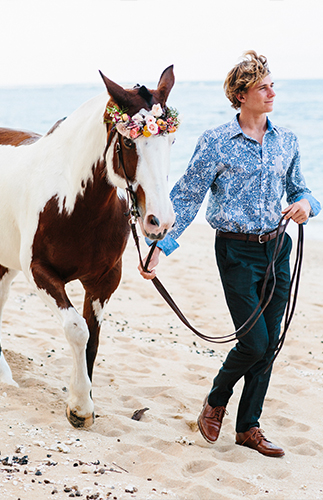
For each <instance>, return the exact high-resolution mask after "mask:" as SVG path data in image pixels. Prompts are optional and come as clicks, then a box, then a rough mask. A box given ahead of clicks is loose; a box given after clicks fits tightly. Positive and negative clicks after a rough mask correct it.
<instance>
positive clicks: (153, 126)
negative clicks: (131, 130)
mask: <svg viewBox="0 0 323 500" xmlns="http://www.w3.org/2000/svg"><path fill="white" fill-rule="evenodd" d="M147 129H148V131H149V132H150V133H151V134H152V135H157V134H158V132H159V128H158V125H157V123H156V122H154V123H153V122H150V123H147Z"/></svg>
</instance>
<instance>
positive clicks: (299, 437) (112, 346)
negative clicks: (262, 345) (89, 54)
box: [0, 224, 323, 500]
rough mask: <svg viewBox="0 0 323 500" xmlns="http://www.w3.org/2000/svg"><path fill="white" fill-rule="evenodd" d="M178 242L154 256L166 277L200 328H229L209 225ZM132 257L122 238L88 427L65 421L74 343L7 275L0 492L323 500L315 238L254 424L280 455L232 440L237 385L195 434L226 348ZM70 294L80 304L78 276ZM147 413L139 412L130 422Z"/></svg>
mask: <svg viewBox="0 0 323 500" xmlns="http://www.w3.org/2000/svg"><path fill="white" fill-rule="evenodd" d="M179 243H180V244H181V248H180V249H178V250H177V251H176V252H175V254H173V255H172V256H170V257H168V258H165V257H163V258H162V259H161V263H160V265H159V268H158V276H159V278H160V280H161V281H162V282H163V284H164V285H165V286H166V287H167V289H168V290H169V291H170V292H171V294H172V296H173V297H174V299H175V300H176V302H178V304H179V306H180V307H181V309H182V310H183V312H184V313H185V314H186V315H187V316H188V318H189V320H190V321H191V323H192V324H193V325H194V326H196V327H197V328H199V329H201V330H202V331H205V332H206V333H208V334H210V335H222V334H224V333H231V331H232V329H233V327H232V323H231V319H230V316H229V313H228V310H227V307H226V304H225V302H224V298H223V292H222V287H221V284H220V280H219V276H218V271H217V268H216V265H215V259H214V251H213V244H214V232H213V231H212V230H211V229H210V227H209V226H207V225H200V224H193V225H192V226H191V227H190V228H189V229H188V230H187V231H186V232H185V233H184V235H183V236H182V237H181V238H180V240H179ZM144 246H145V245H144V244H143V251H144V252H146V249H145V248H144ZM137 261H138V258H137V255H136V250H135V248H134V245H133V242H132V241H131V240H130V241H129V244H128V247H127V250H126V253H125V257H124V271H123V279H122V282H121V285H120V287H119V288H118V290H117V291H116V293H115V294H114V295H113V297H112V298H111V300H110V303H109V305H108V307H107V308H106V311H105V316H104V321H103V325H102V331H101V343H100V348H99V354H98V357H97V360H96V364H95V370H94V380H93V399H94V403H95V412H96V420H95V423H94V425H93V427H92V428H90V429H89V430H77V429H74V428H72V427H71V426H70V424H69V423H68V421H67V420H66V418H65V404H66V399H67V390H68V384H69V376H70V369H71V352H70V348H69V346H68V343H67V341H66V339H65V337H64V334H63V331H62V328H61V326H60V325H59V323H58V322H57V320H56V318H55V317H53V315H52V313H51V311H50V310H49V309H48V308H47V307H45V305H44V304H43V302H42V301H41V300H40V299H39V298H38V297H37V295H36V294H35V293H34V291H33V289H32V288H31V287H30V285H29V284H28V283H27V282H26V280H25V278H24V276H23V275H22V274H20V275H19V276H18V278H17V279H16V280H15V282H14V283H13V285H12V289H11V293H10V298H9V300H8V303H7V305H6V308H5V311H4V315H3V340H2V347H3V349H4V352H5V354H6V358H7V360H8V362H9V364H10V365H11V368H12V372H13V376H14V379H15V380H16V381H17V382H18V384H19V388H16V387H11V386H8V385H2V386H1V387H0V471H1V473H0V498H1V499H3V500H7V499H15V500H17V499H20V500H35V499H36V500H43V499H50V498H54V499H57V500H60V499H67V498H69V497H80V498H83V499H106V498H109V499H118V500H121V499H131V498H137V499H140V500H148V499H165V500H167V499H178V500H184V499H185V500H236V499H240V498H248V499H255V500H265V499H266V500H287V499H290V500H301V499H310V500H314V499H323V479H322V478H323V460H322V453H323V442H321V437H322V424H323V416H322V408H323V365H322V361H323V353H322V351H323V330H322V324H323V302H322V295H323V294H322V283H323V253H322V242H319V241H305V258H304V265H303V271H302V279H301V287H300V292H299V299H298V305H297V309H296V314H295V316H294V320H293V322H292V325H291V328H290V330H289V333H288V337H287V340H286V343H285V346H284V348H283V351H282V352H281V354H280V355H279V357H278V359H277V361H276V363H275V366H274V370H273V375H272V379H271V384H270V388H269V390H268V393H267V397H266V401H265V406H264V411H263V415H262V419H261V427H262V429H263V430H264V432H265V435H266V436H267V437H268V438H269V439H270V440H271V441H273V442H274V443H276V444H278V445H280V446H282V447H283V448H284V450H285V453H286V454H285V456H284V457H283V458H268V457H265V456H262V455H260V454H259V453H257V452H256V451H254V450H250V449H248V448H245V447H241V446H237V445H236V444H235V432H234V425H235V415H236V410H237V404H238V401H239V395H240V392H241V387H242V383H241V382H239V383H238V384H237V386H236V388H235V392H234V395H233V397H232V398H231V400H230V402H229V405H228V407H227V410H228V415H227V416H226V417H225V419H224V422H223V427H222V431H221V435H220V437H219V440H218V441H217V443H216V444H214V445H210V444H208V443H207V442H206V441H204V439H203V438H202V437H201V435H200V433H199V431H198V428H197V424H196V419H197V416H198V414H199V413H200V410H201V407H202V402H203V399H204V397H205V395H206V394H207V393H208V391H209V389H210V387H211V384H212V379H213V377H214V376H215V374H216V373H217V370H218V369H219V368H220V366H221V363H222V361H223V359H224V358H225V355H226V352H227V351H228V350H229V349H230V348H231V347H232V344H221V345H215V344H210V343H206V342H202V341H200V340H199V339H198V338H197V337H196V336H194V335H193V334H192V333H191V332H190V331H189V330H187V329H186V328H185V327H184V326H182V324H181V323H180V321H179V320H178V318H177V317H176V316H175V315H174V313H173V312H172V311H171V310H170V309H169V308H168V306H167V305H166V304H165V303H164V302H163V300H162V299H161V297H160V296H159V295H158V293H157V292H156V290H155V288H154V286H153V285H152V284H151V283H150V282H146V281H144V280H143V279H142V278H141V276H140V275H139V273H138V271H137ZM68 290H69V294H70V297H71V299H72V302H73V303H74V305H75V306H76V307H77V308H78V310H81V305H82V289H81V287H80V285H79V284H78V283H77V282H75V283H71V284H69V286H68ZM143 408H149V409H148V410H147V411H146V412H145V413H144V414H143V416H142V418H141V420H140V421H135V420H132V419H131V416H132V415H133V413H134V412H135V411H136V410H139V409H143ZM6 457H8V459H7V460H6Z"/></svg>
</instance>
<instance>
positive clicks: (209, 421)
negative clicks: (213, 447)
mask: <svg viewBox="0 0 323 500" xmlns="http://www.w3.org/2000/svg"><path fill="white" fill-rule="evenodd" d="M225 413H227V412H226V409H225V406H216V407H215V408H213V407H212V406H210V405H209V403H208V402H207V397H206V398H205V400H204V404H203V408H202V411H201V413H200V415H199V417H198V419H197V424H198V426H199V429H200V432H201V434H202V436H203V437H204V439H205V440H206V441H207V442H208V443H211V444H213V443H215V441H216V440H217V439H218V437H219V434H220V429H221V425H222V420H223V417H224V415H225Z"/></svg>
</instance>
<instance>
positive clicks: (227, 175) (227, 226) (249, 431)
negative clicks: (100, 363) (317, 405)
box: [140, 51, 320, 457]
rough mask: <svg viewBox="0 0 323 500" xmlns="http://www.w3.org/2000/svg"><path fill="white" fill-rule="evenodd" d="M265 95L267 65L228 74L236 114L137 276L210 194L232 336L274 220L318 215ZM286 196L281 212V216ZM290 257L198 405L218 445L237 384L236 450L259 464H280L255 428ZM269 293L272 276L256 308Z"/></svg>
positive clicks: (252, 61)
mask: <svg viewBox="0 0 323 500" xmlns="http://www.w3.org/2000/svg"><path fill="white" fill-rule="evenodd" d="M273 85H274V84H273V81H272V78H271V74H270V71H269V68H268V64H267V59H266V58H265V57H264V56H258V55H257V54H256V53H255V52H254V51H249V52H247V53H246V54H245V55H244V58H243V60H242V61H241V62H240V63H238V64H237V65H236V66H235V67H234V68H233V69H232V70H231V71H230V72H229V74H228V76H227V78H226V80H225V83H224V88H225V93H226V96H227V97H228V99H229V100H230V101H231V103H232V107H234V108H235V109H240V113H238V114H237V115H236V117H235V118H234V119H233V120H232V121H231V122H230V123H227V124H225V125H222V126H220V127H217V128H214V129H211V130H207V131H206V132H204V134H203V135H202V136H201V137H200V139H199V141H198V143H197V146H196V149H195V152H194V154H193V156H192V159H191V161H190V163H189V166H188V168H187V170H186V172H185V174H184V175H183V177H182V178H181V179H180V180H179V181H178V182H177V183H176V185H175V186H174V188H173V190H172V192H171V199H172V202H173V206H174V210H175V213H176V223H175V226H174V227H173V229H172V231H171V232H170V233H169V235H167V236H166V238H165V239H164V240H163V241H162V242H160V243H159V244H158V247H157V248H156V249H155V251H154V254H153V258H152V261H151V263H150V265H149V269H150V270H151V273H150V274H149V273H145V272H144V271H143V270H142V269H140V272H141V274H142V275H143V276H144V277H145V278H146V279H151V278H153V277H154V276H155V269H154V268H155V266H156V265H157V263H158V260H159V253H160V251H161V250H162V251H163V252H164V253H165V254H166V255H169V254H170V253H171V252H172V251H173V250H174V249H175V248H177V246H178V244H177V243H176V241H175V240H176V239H177V238H178V237H179V236H180V234H181V233H182V232H183V231H184V229H185V228H186V227H187V226H188V225H189V224H190V223H191V221H192V220H193V219H194V217H195V215H196V213H197V211H198V210H199V208H200V206H201V203H202V201H203V199H204V197H205V195H206V193H207V191H208V190H209V189H210V196H209V202H208V207H207V213H206V219H207V221H208V222H209V223H210V225H211V226H212V227H213V228H214V229H216V244H215V250H216V258H217V264H218V267H219V271H220V276H221V280H222V285H223V288H224V293H225V297H226V301H227V304H228V307H229V310H230V313H231V316H232V319H233V322H234V325H235V327H236V329H238V328H239V327H240V326H241V325H243V324H244V322H245V321H246V320H247V319H248V317H249V316H250V314H251V313H252V312H253V311H254V310H255V308H256V307H257V305H258V302H259V295H260V290H261V287H262V284H263V280H264V275H265V271H266V268H267V266H268V263H269V262H270V260H271V258H272V255H273V252H274V248H275V243H276V241H275V237H276V234H277V231H276V230H277V227H278V225H279V221H280V218H281V216H282V215H281V214H284V215H285V219H292V220H293V221H294V222H296V223H297V224H303V223H305V222H306V221H307V219H308V218H309V217H310V216H314V215H317V214H318V213H319V211H320V204H319V202H318V201H317V200H315V198H314V197H313V196H312V195H311V192H310V191H309V189H307V187H306V184H305V181H304V178H303V176H302V174H301V170H300V159H299V147H298V142H297V138H296V137H295V135H294V134H293V133H292V132H290V131H289V130H287V129H283V128H281V127H276V126H274V125H273V124H272V123H271V122H270V121H269V119H268V118H267V113H269V112H271V111H272V110H273V103H274V97H275V92H274V89H273ZM285 193H286V196H287V202H288V203H289V206H287V208H285V209H284V210H283V211H282V208H281V199H282V197H283V195H284V194H285ZM278 238H282V236H278ZM290 251H291V239H290V237H289V236H288V235H287V234H286V235H285V236H284V240H283V245H282V248H281V251H280V253H279V257H278V259H277V261H276V265H275V269H276V279H277V282H276V286H275V290H274V294H273V297H272V299H271V301H270V303H269V305H268V307H267V308H266V309H265V311H264V313H263V314H262V315H261V317H260V318H259V320H258V321H257V322H256V324H255V325H254V326H253V328H252V329H251V331H250V332H249V333H247V334H246V335H244V336H243V337H242V338H240V339H239V340H238V341H237V343H236V345H235V346H234V347H233V348H232V349H231V351H230V352H229V353H228V356H227V358H226V360H225V361H224V363H223V365H222V367H221V369H220V370H219V373H218V374H217V376H216V377H215V378H214V381H213V386H212V389H211V391H210V393H209V395H208V396H207V398H206V399H205V401H204V405H203V409H202V412H201V414H200V415H199V417H198V425H199V429H200V431H201V434H202V436H203V437H204V438H205V439H206V441H208V442H209V443H215V441H216V440H217V438H218V436H219V432H220V428H221V424H222V420H223V417H224V415H225V413H226V406H227V403H228V401H229V399H230V397H231V395H232V393H233V387H234V385H235V384H236V382H237V381H238V380H239V379H240V378H241V377H244V387H243V391H242V395H241V398H240V403H239V408H238V413H237V419H236V443H237V444H239V445H243V446H248V447H250V448H253V449H255V450H257V451H258V452H259V453H262V454H263V455H266V456H273V457H281V456H283V455H284V450H283V449H282V448H280V447H279V446H276V445H274V444H273V443H271V442H270V441H269V440H267V439H266V438H265V436H264V434H263V433H262V431H261V430H260V426H259V418H260V415H261V413H262V407H263V402H264V399H265V395H266V392H267V388H268V384H269V379H270V375H271V369H268V370H267V371H266V368H268V365H269V364H270V362H271V361H272V359H273V356H274V353H275V348H276V347H277V342H278V338H279V334H280V325H281V320H282V317H283V314H284V310H285V306H286V302H287V298H288V290H289V283H290V273H289V256H290ZM272 287H273V277H272V276H271V278H270V280H269V282H268V285H267V289H266V297H265V300H266V298H267V297H268V295H269V293H270V291H271V289H272Z"/></svg>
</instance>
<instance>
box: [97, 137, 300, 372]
mask: <svg viewBox="0 0 323 500" xmlns="http://www.w3.org/2000/svg"><path fill="white" fill-rule="evenodd" d="M113 132H114V127H112V129H111V131H110V134H109V136H108V141H107V147H106V151H107V149H108V147H109V146H110V144H111V141H112V137H113ZM117 133H118V138H117V143H116V152H117V156H118V163H119V168H121V169H122V171H123V175H124V179H125V181H126V184H127V188H126V191H127V194H128V205H129V211H128V212H126V214H125V215H127V216H129V215H130V218H129V224H130V227H131V232H132V236H133V239H134V242H135V246H136V248H137V252H138V257H139V262H140V266H141V267H142V269H143V270H144V271H145V272H149V271H148V266H149V262H150V260H151V258H152V255H153V252H154V250H155V248H156V245H157V243H158V242H157V241H155V242H154V243H153V244H152V245H151V247H150V251H149V253H148V256H147V259H146V262H145V264H144V263H143V260H142V256H141V250H140V244H139V237H138V233H137V230H136V223H137V219H138V217H139V216H140V214H139V209H138V204H137V196H136V193H135V191H134V189H133V186H132V184H131V182H130V179H129V177H128V175H127V172H126V169H125V165H124V161H123V155H122V147H121V144H120V139H121V134H120V133H119V132H117ZM104 157H105V155H104ZM288 223H289V219H288V220H286V221H285V216H283V217H281V219H280V221H279V225H278V227H277V230H276V237H275V247H274V251H273V256H272V259H271V262H270V263H269V264H268V266H267V269H266V272H265V276H264V281H263V285H262V288H261V291H260V296H259V302H258V304H257V306H256V308H255V309H254V311H253V312H252V313H251V315H250V316H249V318H248V319H247V320H246V321H245V322H244V324H243V325H241V326H240V327H239V328H238V329H237V330H236V331H234V332H232V333H230V334H227V335H222V336H217V337H216V336H210V335H206V334H204V333H202V332H200V331H198V330H197V329H196V328H194V327H193V326H192V325H191V324H190V322H189V321H188V319H187V318H186V317H185V315H184V314H183V313H182V311H181V310H180V308H179V307H178V306H177V304H176V302H175V301H174V300H173V299H172V297H171V296H170V294H169V293H168V291H167V290H166V288H165V287H164V285H163V284H162V283H161V281H160V280H159V279H158V278H157V276H155V277H154V278H153V279H152V280H151V281H152V282H153V285H154V286H155V288H156V289H157V291H158V292H159V293H160V295H161V296H162V297H163V299H164V300H165V301H166V303H167V304H168V305H169V306H170V307H171V309H172V310H173V311H174V312H175V314H176V315H177V316H178V318H179V319H180V320H181V321H182V323H183V324H184V325H185V326H186V327H187V328H188V329H189V330H191V331H192V332H193V333H194V334H195V335H197V336H198V337H199V338H201V339H202V340H205V341H207V342H212V343H215V344H225V343H227V342H232V341H234V340H239V339H241V338H242V337H244V336H245V335H247V333H249V332H250V330H251V329H252V328H253V327H254V325H255V324H256V322H257V321H258V319H259V318H260V316H261V315H262V314H263V312H264V311H265V309H266V308H267V306H268V304H269V303H270V301H271V299H272V297H273V294H274V290H275V286H276V274H275V263H276V260H277V258H278V255H279V253H280V251H281V249H282V246H283V242H284V237H285V232H286V228H287V226H288ZM303 246H304V231H303V226H302V225H301V224H299V225H298V241H297V250H296V259H295V264H294V269H293V273H292V277H291V281H290V287H289V293H288V300H287V305H286V310H285V319H284V328H283V331H282V333H281V334H280V337H279V339H278V342H277V345H276V347H275V350H274V356H273V359H272V360H271V362H270V363H269V365H268V367H267V368H266V371H267V370H269V368H270V367H271V365H272V364H273V362H274V361H275V359H276V358H277V356H278V354H279V353H280V351H281V349H282V347H283V344H284V341H285V338H286V334H287V330H288V328H289V326H290V324H291V321H292V318H293V315H294V312H295V307H296V302H297V295H298V289H299V283H300V275H301V268H302V261H303ZM271 276H272V277H273V285H272V288H271V291H270V294H269V296H268V298H267V299H266V301H265V303H263V302H264V299H265V293H266V288H267V285H268V281H269V278H270V277H271ZM292 295H294V297H293V299H292Z"/></svg>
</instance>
